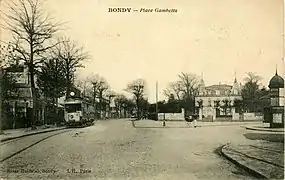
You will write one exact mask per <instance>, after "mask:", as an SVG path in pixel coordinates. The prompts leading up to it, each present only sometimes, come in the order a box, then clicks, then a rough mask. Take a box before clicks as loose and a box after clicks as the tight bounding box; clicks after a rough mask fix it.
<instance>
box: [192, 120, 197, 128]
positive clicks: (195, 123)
mask: <svg viewBox="0 0 285 180" xmlns="http://www.w3.org/2000/svg"><path fill="white" fill-rule="evenodd" d="M193 124H194V128H196V127H197V124H198V123H197V119H194V120H193Z"/></svg>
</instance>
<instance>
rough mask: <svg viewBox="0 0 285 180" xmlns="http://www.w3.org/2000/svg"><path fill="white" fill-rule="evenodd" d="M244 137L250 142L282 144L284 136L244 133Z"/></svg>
mask: <svg viewBox="0 0 285 180" xmlns="http://www.w3.org/2000/svg"><path fill="white" fill-rule="evenodd" d="M244 137H245V138H247V139H250V140H265V141H270V142H279V143H283V144H284V134H271V133H270V134H265V133H246V134H244Z"/></svg>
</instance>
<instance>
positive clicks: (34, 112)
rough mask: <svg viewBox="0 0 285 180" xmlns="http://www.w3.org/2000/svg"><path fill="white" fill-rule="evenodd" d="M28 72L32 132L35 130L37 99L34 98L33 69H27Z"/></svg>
mask: <svg viewBox="0 0 285 180" xmlns="http://www.w3.org/2000/svg"><path fill="white" fill-rule="evenodd" d="M29 71H30V80H31V89H32V99H33V109H32V116H31V124H32V130H33V129H37V128H36V113H37V97H36V88H35V79H34V69H33V67H31V65H30V67H29Z"/></svg>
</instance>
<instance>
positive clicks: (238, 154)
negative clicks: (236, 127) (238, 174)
mask: <svg viewBox="0 0 285 180" xmlns="http://www.w3.org/2000/svg"><path fill="white" fill-rule="evenodd" d="M243 127H244V128H245V129H247V130H248V132H249V133H248V134H247V136H248V138H249V139H251V140H252V141H251V142H250V143H249V144H233V143H228V144H225V145H224V146H223V147H222V149H221V153H222V155H223V156H225V157H226V158H227V159H228V160H230V161H231V162H233V163H234V164H236V165H237V166H239V167H241V168H243V169H245V170H246V171H248V172H249V173H251V174H253V175H254V176H255V177H258V178H265V179H284V128H274V129H271V128H269V127H268V125H267V124H262V125H246V126H243Z"/></svg>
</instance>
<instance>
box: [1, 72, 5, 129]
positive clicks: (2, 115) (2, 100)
mask: <svg viewBox="0 0 285 180" xmlns="http://www.w3.org/2000/svg"><path fill="white" fill-rule="evenodd" d="M3 74H4V73H3V69H2V67H0V134H4V132H3V119H4V112H3V111H2V110H3V109H2V108H3V106H2V103H3V102H4V99H3V86H2V84H3V83H2V81H3Z"/></svg>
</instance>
